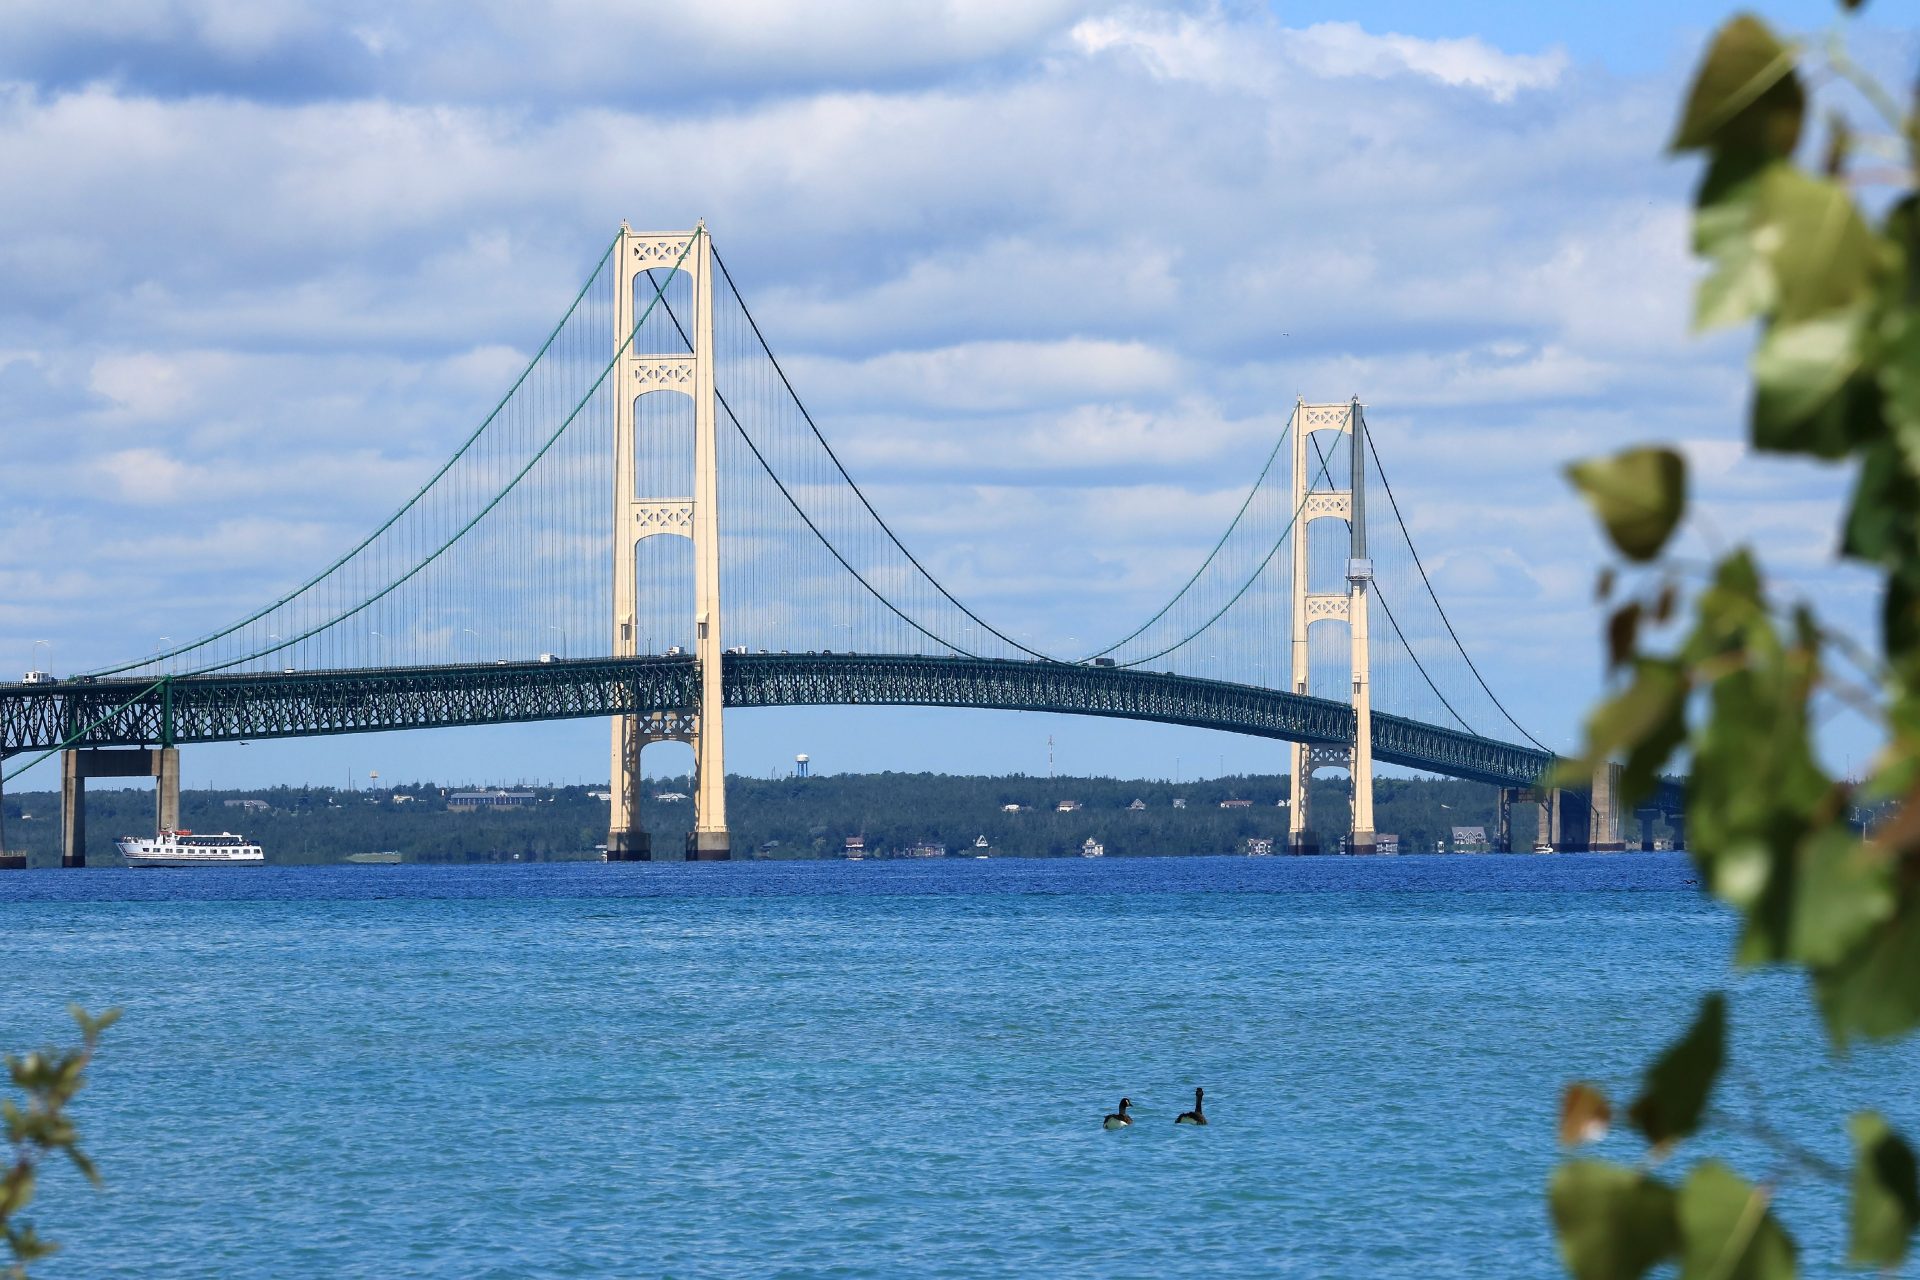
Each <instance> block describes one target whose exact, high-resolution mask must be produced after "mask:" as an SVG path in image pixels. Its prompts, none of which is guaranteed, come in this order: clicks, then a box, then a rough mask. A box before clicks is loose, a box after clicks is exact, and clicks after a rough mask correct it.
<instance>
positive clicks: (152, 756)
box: [60, 747, 180, 867]
mask: <svg viewBox="0 0 1920 1280" xmlns="http://www.w3.org/2000/svg"><path fill="white" fill-rule="evenodd" d="M88 778H152V779H153V780H154V783H155V785H154V794H153V817H154V827H155V829H156V830H159V831H175V830H178V829H179V827H180V748H178V747H158V748H153V749H139V750H133V751H125V750H122V751H99V750H89V751H83V750H80V749H78V748H70V749H68V750H66V751H62V752H61V753H60V865H61V866H63V867H84V866H86V865H87V779H88Z"/></svg>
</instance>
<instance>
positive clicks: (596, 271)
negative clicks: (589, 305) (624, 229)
mask: <svg viewBox="0 0 1920 1280" xmlns="http://www.w3.org/2000/svg"><path fill="white" fill-rule="evenodd" d="M619 243H620V237H619V236H615V237H614V238H613V241H612V242H611V243H609V244H608V245H607V249H606V252H605V253H602V254H601V255H600V261H599V262H597V263H595V264H594V268H593V270H592V271H591V272H589V273H588V275H587V282H586V283H585V284H583V285H581V286H580V292H579V293H577V294H575V295H574V296H573V301H572V302H571V303H569V304H568V306H567V310H566V314H564V315H562V316H561V317H560V323H559V324H556V325H555V326H554V327H553V332H552V333H549V334H548V335H547V340H546V341H545V342H543V343H541V344H540V349H539V350H538V351H536V352H534V353H533V359H531V360H529V361H527V367H526V368H525V369H522V370H521V371H520V376H519V377H518V378H515V379H514V380H513V385H512V386H510V387H508V388H507V392H506V394H505V395H503V396H501V397H500V400H499V403H497V404H495V405H494V406H493V409H492V410H491V411H490V412H489V413H488V414H487V416H486V417H485V418H483V419H481V421H480V425H479V426H477V427H475V428H474V430H473V434H472V435H470V436H468V437H467V438H466V439H465V440H464V441H462V442H461V444H460V447H459V448H458V449H456V450H454V452H453V456H452V457H451V458H448V459H447V461H446V463H445V464H444V465H443V466H441V468H440V469H439V470H438V471H436V472H434V473H433V475H432V476H430V477H428V479H427V482H426V483H425V484H423V485H421V486H420V488H419V489H418V490H417V491H416V492H415V493H414V495H413V496H412V497H411V498H408V499H407V500H406V501H405V502H404V503H402V504H401V505H400V508H399V509H398V510H397V511H395V512H394V513H393V514H392V515H390V516H388V517H387V518H386V520H385V521H384V522H382V523H381V525H380V526H379V528H377V529H375V530H374V531H373V532H372V533H370V534H368V535H367V536H366V537H365V538H363V539H362V540H361V541H360V542H359V544H358V545H356V546H355V547H354V548H353V549H352V550H351V551H348V552H347V553H346V554H345V555H343V556H341V557H340V558H339V559H338V560H335V561H334V562H333V563H332V564H330V565H328V566H327V567H326V568H324V569H322V570H321V571H320V572H319V573H317V574H315V575H314V576H313V577H311V578H309V579H307V581H305V582H303V583H301V584H300V585H299V586H298V587H295V588H294V589H293V590H292V591H290V592H288V593H287V594H286V595H284V596H281V597H280V598H279V599H278V600H275V601H274V602H273V603H272V604H270V605H267V606H266V607H265V608H263V609H261V610H259V611H257V612H255V613H252V614H249V615H248V616H246V617H244V618H242V619H240V621H238V622H236V623H234V624H232V625H231V626H229V627H226V628H224V629H223V630H220V631H215V632H213V633H212V634H211V635H205V636H201V637H200V638H199V639H198V640H194V641H192V642H190V643H188V644H183V645H181V646H180V647H178V648H176V649H169V650H167V651H166V652H165V653H156V654H154V655H153V657H151V658H142V659H140V660H139V661H137V662H125V663H121V664H120V665H119V666H116V667H102V668H100V669H99V670H97V671H93V672H90V673H89V674H91V675H95V676H110V675H118V674H119V673H120V672H122V671H131V670H132V669H133V668H135V667H144V666H146V665H148V664H149V663H153V662H165V661H167V660H168V659H169V658H175V657H178V656H179V655H181V654H183V653H189V652H191V651H192V650H195V649H199V648H203V647H205V646H206V645H210V644H212V643H213V642H214V641H216V640H221V639H224V638H225V637H227V636H230V635H232V634H233V633H234V632H236V631H238V630H240V628H242V627H244V626H248V625H250V624H252V623H255V622H258V621H259V620H260V619H262V618H264V617H266V616H267V615H268V614H270V613H272V612H273V611H274V610H275V609H278V608H280V607H281V606H282V605H284V604H287V603H289V602H291V601H293V600H296V599H298V598H299V597H300V596H301V594H303V593H304V592H307V591H310V590H312V589H313V588H314V587H315V586H317V585H318V584H319V583H321V582H322V581H324V580H325V579H326V577H327V575H328V574H330V573H332V572H333V571H334V570H335V569H338V568H339V567H340V566H341V565H343V564H346V563H347V562H348V561H349V560H351V559H353V558H354V557H355V556H357V555H359V554H360V553H361V552H362V551H365V550H366V549H367V548H368V547H369V546H371V545H373V542H374V540H375V539H377V538H378V537H379V536H380V535H381V534H383V533H385V532H386V531H387V530H388V529H390V528H392V527H393V525H394V523H395V522H396V521H398V520H399V519H400V517H401V516H403V515H405V514H407V512H408V511H410V510H412V509H413V507H414V505H415V504H416V503H418V502H419V501H420V499H422V498H424V497H425V496H426V495H427V491H428V490H429V489H431V488H433V486H434V485H436V484H438V483H439V482H440V478H441V477H442V476H444V475H446V474H447V472H448V471H450V470H452V469H453V464H454V463H456V462H458V461H460V459H461V458H462V457H464V456H465V455H466V452H467V450H469V449H471V448H472V447H473V445H474V442H475V441H476V440H478V439H479V438H480V437H481V435H482V434H483V433H485V431H486V429H487V428H488V427H489V426H491V425H493V422H494V419H496V418H498V417H499V416H500V411H501V410H502V409H504V408H506V407H507V402H508V401H510V400H512V399H513V395H514V392H516V391H518V390H519V389H520V387H521V385H522V384H523V383H525V382H526V380H527V379H528V378H529V377H530V376H532V374H533V371H534V369H535V368H536V367H538V365H539V364H540V361H541V359H542V358H544V357H545V356H546V354H547V350H548V348H550V347H552V346H553V343H554V339H556V338H558V337H559V336H560V333H561V331H562V330H563V329H565V328H566V326H567V321H569V320H571V319H573V313H574V312H575V311H577V310H578V309H579V307H580V300H581V299H582V298H585V297H586V296H587V291H588V290H589V289H591V288H592V287H593V282H594V281H595V280H597V279H599V278H600V270H601V268H602V267H605V266H606V265H607V259H608V258H609V257H611V256H612V254H613V250H614V246H615V245H617V244H619ZM603 376H604V375H603ZM338 620H339V619H336V621H338ZM328 625H331V624H328ZM272 652H276V651H275V650H271V649H269V650H265V651H263V653H261V654H254V655H251V656H252V657H261V656H264V654H265V653H272ZM246 660H247V659H244V658H243V659H241V661H243V662H244V661H246ZM225 665H227V666H232V665H234V664H232V663H227V664H225ZM208 669H209V670H218V668H208Z"/></svg>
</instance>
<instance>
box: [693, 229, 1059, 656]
mask: <svg viewBox="0 0 1920 1280" xmlns="http://www.w3.org/2000/svg"><path fill="white" fill-rule="evenodd" d="M713 261H714V263H715V265H717V266H718V267H719V268H720V274H721V276H723V277H724V278H725V279H726V282H727V288H728V289H729V290H730V291H731V292H732V294H733V300H734V301H735V302H737V303H739V305H740V314H741V315H743V316H745V317H746V321H747V325H748V327H749V328H751V329H752V330H753V336H754V339H755V340H756V341H757V342H759V344H760V349H761V350H762V351H764V352H766V355H767V359H768V360H769V361H770V362H771V363H772V365H773V371H774V372H775V373H777V374H778V375H779V376H780V385H782V386H783V387H785V388H786V389H787V395H788V397H789V398H790V399H792V401H793V404H794V407H795V408H797V409H798V410H800V417H801V418H802V419H803V420H804V421H805V422H806V424H807V429H808V430H809V431H811V432H813V438H814V439H815V440H818V441H819V442H820V447H821V448H822V449H824V450H826V453H827V457H828V459H830V460H831V461H832V463H833V466H834V470H836V471H838V472H839V473H840V478H841V479H842V480H845V481H846V482H847V485H848V487H850V488H851V489H852V490H853V494H854V496H855V497H856V498H858V499H859V500H860V505H861V506H863V507H865V508H866V510H867V514H868V515H870V516H872V517H873V519H874V522H875V523H876V524H878V525H879V526H880V529H881V531H882V532H883V533H885V534H886V535H887V539H888V541H890V542H892V543H893V545H894V546H895V547H897V548H898V549H899V551H900V554H901V555H903V556H905V557H906V558H907V561H908V563H910V564H912V565H913V567H914V568H915V569H917V570H919V571H920V576H921V577H923V578H925V579H926V580H927V581H928V582H930V583H932V584H933V589H934V590H935V591H938V592H939V593H940V594H941V595H942V596H944V597H946V599H947V602H948V603H950V604H951V605H953V607H954V608H956V609H958V610H960V612H961V613H964V614H966V615H967V617H969V618H971V619H972V620H973V621H975V622H977V623H979V624H980V625H981V626H982V627H983V628H985V629H986V630H987V631H988V632H989V633H990V634H992V635H994V636H996V637H998V638H999V639H1001V640H1003V641H1005V642H1006V643H1007V644H1009V645H1011V646H1013V647H1014V648H1015V649H1018V650H1019V651H1020V652H1022V653H1024V654H1026V655H1028V656H1029V657H1033V658H1039V659H1041V660H1042V661H1045V662H1063V661H1064V660H1063V659H1060V658H1056V657H1053V656H1051V655H1050V654H1045V653H1042V652H1040V651H1039V650H1038V649H1032V648H1029V647H1028V646H1026V645H1024V644H1021V643H1020V642H1019V641H1018V640H1015V639H1014V638H1013V637H1012V636H1009V635H1007V634H1006V633H1005V632H1003V631H1001V630H1000V629H999V628H998V627H996V626H994V625H993V624H992V623H990V622H988V621H987V620H986V619H985V618H982V617H981V616H980V615H979V614H977V613H975V612H974V611H973V610H971V609H969V608H968V607H967V606H966V605H964V604H962V603H960V601H959V600H958V599H957V598H956V597H955V596H954V594H953V593H952V592H951V591H948V590H947V588H946V587H945V586H944V585H943V584H942V583H941V581H940V580H939V579H938V578H936V577H934V576H933V575H932V574H931V573H929V572H927V567H926V566H925V565H923V564H921V563H920V561H919V559H918V558H917V557H915V555H914V554H913V552H911V551H909V550H907V545H906V543H904V542H902V541H900V538H899V536H898V535H897V534H895V533H894V531H893V528H892V526H891V525H889V524H888V523H887V522H886V521H885V520H883V519H881V517H880V513H879V512H878V511H875V510H874V509H873V504H872V503H871V502H869V501H867V495H866V493H865V492H864V491H863V490H862V489H861V488H860V486H859V485H858V484H857V483H855V481H854V479H853V477H852V476H851V475H849V474H847V469H846V467H845V466H844V465H842V463H841V461H840V455H839V454H837V453H835V452H834V451H833V446H832V445H830V444H828V443H827V438H826V437H825V436H824V435H822V434H821V433H820V428H819V426H818V425H817V424H816V423H815V422H814V420H813V415H812V414H811V413H808V412H807V406H806V404H805V403H804V402H802V401H801V399H800V394H799V392H797V391H795V390H794V389H793V383H792V381H791V380H790V379H788V377H787V371H786V370H785V369H784V368H782V367H781V365H780V358H779V357H778V356H776V355H774V354H773V348H772V347H771V346H770V345H768V343H767V339H766V335H765V334H763V333H761V332H760V325H759V322H757V321H756V320H755V319H754V318H753V312H752V310H750V309H749V308H748V306H747V300H746V299H745V298H743V297H741V296H740V288H739V286H738V285H736V284H734V282H733V273H732V272H730V271H728V270H727V264H726V263H725V262H724V261H722V260H721V257H720V253H719V251H718V250H714V252H713ZM667 314H668V315H672V314H673V309H672V308H671V307H669V308H668V309H667ZM679 323H680V321H679V320H678V319H677V318H676V319H675V320H674V325H675V326H676V327H678V325H679ZM684 334H685V331H684V330H682V336H684ZM716 394H718V393H717V392H716ZM728 416H729V417H731V416H732V411H731V410H729V411H728ZM734 426H735V427H739V426H740V424H739V421H738V419H735V421H734ZM741 435H742V437H743V438H744V437H745V435H746V431H745V429H744V428H741ZM747 444H748V446H749V447H752V445H753V442H752V441H751V440H748V441H747ZM754 456H755V457H758V456H759V450H758V449H755V450H754ZM761 465H762V466H765V465H766V463H765V461H764V460H763V461H762V462H761ZM768 474H769V475H772V474H773V473H772V471H771V470H770V469H769V471H768ZM774 482H775V483H776V484H778V483H779V477H778V476H775V477H774ZM785 491H786V487H785V486H784V485H782V486H781V492H783V493H784V492H785ZM787 500H788V501H789V502H792V501H793V499H792V497H791V496H789V497H788V499H787ZM794 510H796V511H799V510H800V508H799V505H798V504H797V503H796V504H795V505H794ZM801 516H802V518H805V516H806V513H805V512H804V511H802V512H801ZM807 525H808V527H809V528H812V527H813V522H812V521H811V520H808V521H807ZM814 532H815V534H816V535H817V534H819V530H818V529H814ZM821 541H823V542H825V541H826V539H825V537H824V536H822V537H821ZM827 545H828V548H829V549H830V550H831V549H832V544H831V543H828V544H827ZM834 555H835V556H836V557H838V556H839V552H838V551H835V552H834ZM841 563H843V564H844V563H846V562H845V561H844V560H842V561H841ZM849 571H851V570H849ZM854 576H855V577H859V576H860V575H859V574H857V573H856V574H854ZM861 585H863V586H866V587H867V589H868V590H869V591H872V590H873V588H872V587H871V586H870V585H868V584H867V583H866V580H865V579H861ZM876 598H880V597H879V596H878V593H876ZM882 602H883V603H885V601H884V600H882ZM888 607H889V608H891V607H892V606H891V605H889V606H888ZM894 612H895V613H899V612H900V611H899V610H898V609H895V610H894ZM900 616H901V617H902V618H903V619H906V615H905V614H901V615H900ZM906 620H907V621H908V622H912V619H906ZM913 625H914V626H915V628H916V629H917V630H919V631H921V633H922V634H925V635H929V636H930V637H931V633H929V632H927V631H926V630H925V628H923V627H920V626H919V625H918V624H917V623H915V624H913ZM931 638H935V639H937V638H938V637H931ZM941 643H942V644H946V643H947V642H946V641H944V640H942V641H941ZM948 647H949V648H952V649H956V650H957V649H958V648H959V647H958V646H957V645H948ZM969 656H973V655H969Z"/></svg>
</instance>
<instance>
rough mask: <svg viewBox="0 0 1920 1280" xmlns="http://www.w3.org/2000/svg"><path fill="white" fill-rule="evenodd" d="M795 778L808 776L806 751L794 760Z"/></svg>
mask: <svg viewBox="0 0 1920 1280" xmlns="http://www.w3.org/2000/svg"><path fill="white" fill-rule="evenodd" d="M793 776H794V777H796V778H804V777H806V776H807V755H806V753H805V752H804V751H803V752H801V753H800V754H799V755H797V756H795V757H794V758H793Z"/></svg>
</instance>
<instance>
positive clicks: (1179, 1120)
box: [1173, 1085, 1207, 1124]
mask: <svg viewBox="0 0 1920 1280" xmlns="http://www.w3.org/2000/svg"><path fill="white" fill-rule="evenodd" d="M1206 1096H1207V1091H1206V1090H1205V1089H1202V1088H1200V1087H1199V1086H1198V1085H1195V1086H1194V1090H1193V1110H1191V1111H1182V1112H1181V1113H1180V1114H1179V1115H1177V1116H1175V1117H1174V1118H1173V1122H1174V1123H1175V1124H1205V1123H1206V1122H1207V1113H1206V1112H1205V1111H1202V1110H1201V1109H1200V1100H1201V1099H1202V1098H1205V1097H1206Z"/></svg>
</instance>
